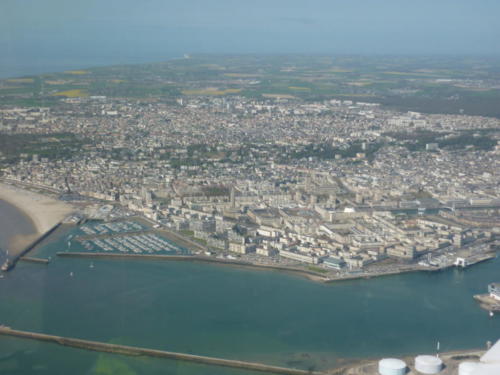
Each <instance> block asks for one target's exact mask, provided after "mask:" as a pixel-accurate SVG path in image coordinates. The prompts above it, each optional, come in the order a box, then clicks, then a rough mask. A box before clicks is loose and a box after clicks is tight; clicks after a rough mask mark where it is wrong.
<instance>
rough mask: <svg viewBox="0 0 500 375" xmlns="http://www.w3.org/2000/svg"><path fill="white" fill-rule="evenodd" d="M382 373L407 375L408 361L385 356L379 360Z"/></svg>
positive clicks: (384, 374)
mask: <svg viewBox="0 0 500 375" xmlns="http://www.w3.org/2000/svg"><path fill="white" fill-rule="evenodd" d="M378 372H379V374H380V375H405V374H406V363H405V362H404V361H402V360H400V359H397V358H384V359H381V360H380V361H379V362H378Z"/></svg>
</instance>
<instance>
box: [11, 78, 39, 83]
mask: <svg viewBox="0 0 500 375" xmlns="http://www.w3.org/2000/svg"><path fill="white" fill-rule="evenodd" d="M7 82H11V83H33V78H11V79H8V80H7Z"/></svg>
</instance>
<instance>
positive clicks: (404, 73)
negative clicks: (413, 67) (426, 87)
mask: <svg viewBox="0 0 500 375" xmlns="http://www.w3.org/2000/svg"><path fill="white" fill-rule="evenodd" d="M383 74H390V75H395V76H424V77H426V76H429V75H430V74H428V73H419V72H383Z"/></svg>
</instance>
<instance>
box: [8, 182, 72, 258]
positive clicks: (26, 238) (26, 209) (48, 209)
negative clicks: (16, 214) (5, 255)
mask: <svg viewBox="0 0 500 375" xmlns="http://www.w3.org/2000/svg"><path fill="white" fill-rule="evenodd" d="M0 199H2V200H4V201H6V202H8V203H10V204H11V205H13V206H15V207H16V208H17V209H19V210H20V211H21V212H22V213H24V214H25V215H26V216H27V217H29V218H30V219H31V221H32V222H33V225H34V227H35V230H36V233H33V234H31V235H19V236H14V237H13V238H12V239H11V240H10V242H9V250H10V252H11V254H12V255H16V253H19V252H21V251H22V250H23V249H24V248H25V247H26V246H28V245H29V244H30V243H32V242H33V241H34V240H36V238H37V237H39V236H41V235H42V234H44V233H45V232H47V231H48V230H50V229H51V228H52V227H53V226H54V225H56V224H57V223H58V222H60V221H61V220H62V219H64V218H65V217H66V216H67V215H68V214H70V213H71V212H73V211H75V208H74V207H73V206H71V205H70V204H68V203H65V202H61V201H58V200H56V199H54V198H52V197H49V196H45V195H42V194H37V193H34V192H31V191H28V190H25V189H20V188H18V187H15V186H12V185H7V184H3V183H0Z"/></svg>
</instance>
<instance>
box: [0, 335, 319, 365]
mask: <svg viewBox="0 0 500 375" xmlns="http://www.w3.org/2000/svg"><path fill="white" fill-rule="evenodd" d="M0 335H3V336H12V337H17V338H23V339H28V340H37V341H44V342H49V343H53V344H58V345H62V346H69V347H73V348H78V349H84V350H92V351H96V352H106V353H115V354H121V355H128V356H146V357H155V358H166V359H174V360H178V361H186V362H196V363H202V364H206V365H214V366H223V367H232V368H238V369H245V370H253V371H260V372H267V373H272V374H285V375H325V374H324V373H322V372H317V371H307V370H300V369H294V368H286V367H278V366H271V365H266V364H263V363H257V362H245V361H238V360H234V359H223V358H216V357H207V356H200V355H194V354H186V353H176V352H169V351H164V350H157V349H147V348H140V347H135V346H126V345H118V344H109V343H104V342H99V341H90V340H82V339H76V338H70V337H61V336H54V335H47V334H43V333H36V332H29V331H18V330H14V329H11V328H9V327H6V326H0Z"/></svg>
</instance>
